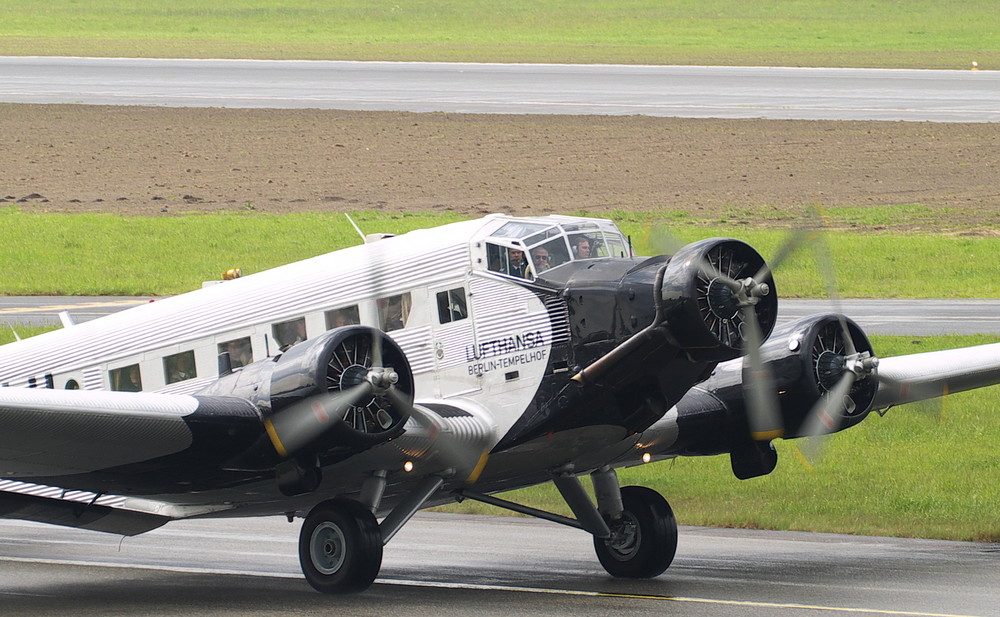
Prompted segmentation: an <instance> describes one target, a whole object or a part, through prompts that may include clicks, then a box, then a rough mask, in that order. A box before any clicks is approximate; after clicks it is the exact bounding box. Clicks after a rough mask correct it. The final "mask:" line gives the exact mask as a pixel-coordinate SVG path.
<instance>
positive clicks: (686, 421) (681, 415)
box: [664, 314, 878, 455]
mask: <svg viewBox="0 0 1000 617" xmlns="http://www.w3.org/2000/svg"><path fill="white" fill-rule="evenodd" d="M843 319H844V320H845V321H844V323H845V324H846V326H847V329H848V331H850V332H851V338H852V340H853V343H854V347H855V349H856V350H857V352H858V353H859V354H864V353H868V354H871V353H872V347H871V343H870V342H869V341H868V337H867V336H865V333H864V332H863V331H862V330H861V328H860V327H859V326H858V325H857V324H856V323H855V322H853V321H852V320H850V319H848V318H846V317H844V318H843ZM844 352H845V345H844V341H843V327H842V326H841V324H840V316H838V315H834V314H827V315H814V316H809V317H805V318H802V319H799V320H796V321H794V322H789V323H785V324H782V325H781V326H778V327H777V328H776V329H775V331H774V332H773V333H772V334H771V337H770V338H769V339H768V340H767V342H765V343H764V344H763V345H762V346H761V360H762V362H763V363H764V364H765V365H766V368H767V371H766V372H767V373H769V374H770V375H771V379H772V383H771V389H772V390H773V391H774V393H775V396H776V401H777V404H778V406H779V408H780V413H781V421H782V425H783V432H784V437H785V438H794V437H806V436H810V433H809V432H808V431H807V430H806V428H807V426H806V425H807V421H808V420H809V417H810V414H811V413H813V412H814V410H815V408H816V407H815V406H816V404H817V402H818V401H820V399H821V398H822V397H823V396H824V395H825V394H827V393H828V392H830V391H831V390H832V389H833V388H834V386H835V384H836V382H837V381H838V380H839V379H840V378H841V377H842V375H843V371H844V366H843V361H844V358H845V353H844ZM754 378H755V377H754V375H753V372H752V369H751V368H750V367H749V366H747V363H746V362H745V360H743V359H738V360H731V361H729V362H724V363H722V364H719V365H718V366H717V367H716V368H715V371H714V372H713V374H712V376H711V377H710V378H709V379H708V380H706V381H705V382H704V383H702V384H700V385H699V386H698V387H696V388H694V389H692V390H691V391H690V392H689V393H688V394H686V395H685V396H684V398H683V399H682V400H681V401H680V402H679V403H678V404H677V411H678V417H677V430H678V434H677V438H676V440H675V441H674V443H673V444H671V446H670V447H669V448H667V449H665V450H664V452H670V453H676V454H685V455H712V454H720V453H723V452H732V451H735V450H738V449H741V448H744V447H746V446H748V445H750V444H752V443H753V440H752V439H751V437H750V426H749V424H748V416H747V414H748V413H749V410H748V408H747V399H748V392H747V383H748V380H750V379H754ZM877 391H878V383H877V380H876V379H874V378H872V377H871V376H866V377H863V378H860V379H857V380H856V381H855V382H854V384H853V385H852V387H851V389H850V390H849V391H848V395H847V396H848V397H849V399H850V400H849V401H846V402H847V404H846V405H844V406H843V411H842V412H841V413H840V415H839V416H838V417H836V418H833V419H832V420H833V422H832V423H831V426H830V427H829V428H830V430H831V431H839V430H843V429H845V428H848V427H851V426H854V425H855V424H857V423H859V422H861V421H862V420H863V419H864V418H865V417H866V416H867V415H868V413H869V412H870V411H871V409H872V403H873V401H874V399H875V393H876V392H877Z"/></svg>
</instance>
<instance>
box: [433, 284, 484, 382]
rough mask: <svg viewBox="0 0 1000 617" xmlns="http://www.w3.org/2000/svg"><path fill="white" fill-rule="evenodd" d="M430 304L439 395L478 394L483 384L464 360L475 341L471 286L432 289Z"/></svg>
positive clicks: (454, 285) (460, 285)
mask: <svg viewBox="0 0 1000 617" xmlns="http://www.w3.org/2000/svg"><path fill="white" fill-rule="evenodd" d="M430 300H431V302H432V303H433V309H432V313H433V315H432V318H431V333H432V340H433V345H434V368H435V371H434V373H435V380H436V384H435V388H436V395H437V396H439V397H442V398H447V397H451V396H462V395H468V394H471V393H474V392H478V391H479V390H480V387H481V386H480V380H479V378H478V376H477V375H475V374H472V373H470V371H469V370H468V366H467V365H468V362H467V361H466V358H465V351H466V348H467V347H468V346H470V345H472V344H473V343H474V338H475V330H474V328H473V324H472V302H470V297H469V291H468V286H467V285H465V284H464V282H463V283H457V284H453V285H449V286H446V287H440V288H435V289H431V290H430Z"/></svg>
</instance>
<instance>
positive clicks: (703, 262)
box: [499, 238, 777, 449]
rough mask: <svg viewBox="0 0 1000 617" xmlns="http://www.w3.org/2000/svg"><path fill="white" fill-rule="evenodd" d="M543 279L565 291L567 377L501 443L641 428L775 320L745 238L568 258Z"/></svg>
mask: <svg viewBox="0 0 1000 617" xmlns="http://www.w3.org/2000/svg"><path fill="white" fill-rule="evenodd" d="M540 282H542V283H544V284H546V285H550V286H553V287H555V288H556V289H558V290H559V293H560V294H561V295H562V297H563V298H565V300H566V308H567V313H568V316H569V327H570V331H571V341H572V343H571V344H572V347H573V349H572V357H573V362H572V367H571V372H570V373H569V375H571V376H572V379H571V380H570V381H569V382H568V383H567V382H565V381H562V382H560V381H559V380H558V379H553V380H550V381H549V382H547V383H546V384H544V385H543V387H542V388H541V389H540V390H539V396H538V398H537V399H536V400H537V401H539V406H538V408H537V411H536V412H535V413H533V414H527V415H526V416H525V417H523V418H522V419H521V421H520V422H519V423H518V425H517V426H515V427H514V430H512V431H511V432H510V433H508V435H507V437H506V438H505V439H504V441H502V442H501V444H500V446H499V448H501V449H502V448H504V447H507V446H511V445H514V444H516V443H522V442H524V441H527V440H529V439H532V438H535V437H538V436H541V435H545V434H549V433H554V432H559V431H562V430H566V429H570V428H577V427H585V426H601V425H614V426H620V427H622V428H624V429H625V430H626V431H629V432H639V431H642V430H644V429H645V428H646V427H648V426H649V425H650V424H652V423H653V422H655V421H656V420H658V419H659V418H660V417H662V416H663V414H664V413H666V412H667V410H668V409H670V408H671V407H672V406H673V405H674V404H676V403H677V401H678V400H680V398H681V397H682V396H683V395H684V394H685V392H687V391H688V390H689V389H690V388H691V386H692V385H694V384H695V383H698V382H699V381H702V380H703V379H705V377H706V376H707V375H708V374H709V373H711V371H712V369H713V368H714V367H715V365H716V364H717V363H718V362H720V361H725V360H730V359H733V358H737V357H739V356H741V355H742V354H744V353H745V352H746V350H747V349H748V348H749V346H750V341H754V342H755V343H756V344H759V341H760V340H762V339H763V338H764V337H766V336H767V335H768V334H769V333H770V332H771V330H772V329H773V327H774V323H775V318H776V313H777V294H776V293H775V292H774V283H773V279H772V277H771V273H770V270H769V269H768V268H767V266H766V265H765V263H764V259H763V258H762V257H761V256H760V255H759V254H758V253H757V251H756V250H754V249H753V248H752V247H750V246H749V245H748V244H746V243H744V242H741V241H738V240H732V239H719V238H716V239H711V240H705V241H701V242H696V243H693V244H689V245H687V246H685V247H683V248H681V249H680V250H678V251H677V253H675V254H674V255H673V256H669V257H668V256H661V257H653V258H650V259H648V260H646V261H644V262H642V263H639V264H638V265H636V263H635V261H633V260H629V259H620V260H616V259H608V260H600V261H597V262H587V261H584V262H579V263H573V264H567V265H565V266H563V267H561V268H558V269H556V270H555V271H553V272H552V273H551V274H547V275H546V276H543V277H541V279H540Z"/></svg>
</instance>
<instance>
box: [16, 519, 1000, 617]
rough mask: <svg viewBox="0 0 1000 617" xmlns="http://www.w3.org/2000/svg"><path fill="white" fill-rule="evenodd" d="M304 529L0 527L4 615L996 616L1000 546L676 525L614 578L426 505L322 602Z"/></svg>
mask: <svg viewBox="0 0 1000 617" xmlns="http://www.w3.org/2000/svg"><path fill="white" fill-rule="evenodd" d="M298 527H299V525H298V524H294V525H290V524H288V523H287V522H285V521H284V519H278V518H269V519H244V520H237V521H179V522H176V523H170V524H168V525H167V526H166V527H163V528H161V529H158V530H155V531H153V532H150V533H148V534H145V535H142V536H137V537H134V538H124V539H122V538H120V537H118V536H111V535H107V534H99V533H96V532H87V531H80V530H73V529H64V528H57V527H47V526H43V525H38V524H34V523H25V522H20V521H0V606H2V607H3V610H2V613H3V614H4V615H25V616H28V615H53V614H73V615H119V614H120V615H179V614H192V613H197V614H200V615H245V614H247V613H253V614H255V615H279V614H280V615H296V614H316V613H321V614H328V613H330V614H332V613H336V614H337V615H407V616H410V617H422V616H425V615H427V616H431V615H462V616H468V615H496V614H500V613H503V614H505V615H553V616H560V615H566V616H571V615H572V616H579V615H602V616H603V615H646V614H671V615H714V616H728V615H746V614H748V613H750V614H753V615H760V616H765V615H924V616H926V615H977V616H990V615H1000V585H998V583H1000V567H998V566H1000V545H995V544H977V543H967V542H945V541H932V540H901V539H894V538H871V537H856V536H842V535H835V534H815V533H794V532H767V531H747V530H726V529H709V528H699V527H682V528H681V539H680V543H679V547H678V553H677V558H676V559H675V561H674V564H673V565H672V566H671V567H670V569H668V570H667V572H666V573H665V574H663V575H662V576H660V577H658V578H656V579H651V580H642V581H625V580H617V579H612V578H610V577H609V576H608V575H607V574H605V572H604V570H603V569H602V568H601V567H600V565H599V564H598V562H597V559H596V557H595V556H594V553H593V547H592V545H591V540H590V538H589V536H587V535H586V534H585V533H583V532H580V531H577V530H573V529H570V528H566V527H561V526H558V525H555V524H553V523H547V522H543V521H538V520H534V519H523V518H506V517H491V516H466V515H457V514H441V513H421V514H418V515H417V517H416V518H415V519H414V520H413V521H411V522H410V524H408V525H407V526H406V527H404V528H403V530H402V531H401V532H400V533H399V535H398V536H396V537H395V538H394V539H393V540H392V542H390V544H389V545H388V546H387V547H386V552H385V559H384V563H383V568H382V572H381V575H380V577H379V579H378V580H377V581H376V583H375V585H374V586H373V587H372V588H371V589H370V590H368V591H367V592H365V593H363V594H360V595H357V596H347V597H328V596H323V595H321V594H318V593H316V592H314V591H313V590H312V589H311V588H310V587H309V586H308V585H307V584H306V583H305V581H304V580H303V579H302V578H301V575H300V574H299V569H298V562H297V557H296V556H295V550H296V541H297V534H298Z"/></svg>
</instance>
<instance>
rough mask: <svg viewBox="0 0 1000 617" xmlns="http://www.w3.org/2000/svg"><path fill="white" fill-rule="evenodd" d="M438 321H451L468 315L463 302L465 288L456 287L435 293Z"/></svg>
mask: <svg viewBox="0 0 1000 617" xmlns="http://www.w3.org/2000/svg"><path fill="white" fill-rule="evenodd" d="M437 307H438V322H439V323H451V322H453V321H458V320H459V319H465V318H466V317H468V316H469V313H468V308H467V307H466V303H465V289H464V288H462V287H456V288H455V289H449V290H448V291H441V292H438V294H437Z"/></svg>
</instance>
